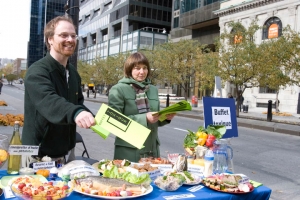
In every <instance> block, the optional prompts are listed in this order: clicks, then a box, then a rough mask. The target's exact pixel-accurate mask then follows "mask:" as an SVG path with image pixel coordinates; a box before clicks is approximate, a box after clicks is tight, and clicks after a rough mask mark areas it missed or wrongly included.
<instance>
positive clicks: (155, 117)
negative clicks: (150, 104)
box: [146, 112, 159, 124]
mask: <svg viewBox="0 0 300 200" xmlns="http://www.w3.org/2000/svg"><path fill="white" fill-rule="evenodd" d="M153 113H154V112H148V113H147V115H146V118H147V122H148V123H150V124H154V123H155V122H157V121H158V118H159V115H158V113H157V115H152V114H153Z"/></svg>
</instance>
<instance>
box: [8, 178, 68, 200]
mask: <svg viewBox="0 0 300 200" xmlns="http://www.w3.org/2000/svg"><path fill="white" fill-rule="evenodd" d="M20 184H21V183H18V184H14V183H13V184H12V185H11V186H10V187H11V191H12V192H13V194H14V195H15V196H16V197H17V198H19V199H24V200H33V199H34V200H39V199H40V200H54V199H64V198H67V197H68V196H70V194H71V193H72V191H73V188H70V187H69V186H68V185H67V184H66V183H65V182H63V181H49V182H45V183H41V184H36V183H34V184H33V185H32V186H31V189H30V188H29V190H26V189H23V190H24V191H22V190H20V189H19V187H18V186H19V185H20ZM27 185H29V184H27ZM26 187H28V186H26ZM39 187H43V188H44V190H43V191H41V190H39V189H38V188H39ZM53 187H55V188H57V187H59V188H60V189H59V190H53V189H52V188H53ZM35 190H36V191H39V192H38V193H37V194H32V193H31V191H35ZM27 191H29V193H28V192H27ZM54 191H55V192H54Z"/></svg>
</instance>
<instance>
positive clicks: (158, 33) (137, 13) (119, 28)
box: [78, 0, 173, 62]
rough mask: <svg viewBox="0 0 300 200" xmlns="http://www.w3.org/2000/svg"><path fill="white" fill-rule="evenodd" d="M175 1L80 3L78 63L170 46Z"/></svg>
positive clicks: (94, 0)
mask: <svg viewBox="0 0 300 200" xmlns="http://www.w3.org/2000/svg"><path fill="white" fill-rule="evenodd" d="M172 1H173V0H115V1H111V0H81V1H80V13H79V33H78V36H79V39H78V49H79V50H78V59H79V60H83V61H86V62H91V61H92V60H93V59H95V58H96V57H102V58H105V57H107V56H109V55H113V54H116V53H119V52H126V51H136V50H138V49H140V48H151V47H153V45H155V44H158V43H163V42H167V40H168V35H167V34H168V32H169V31H170V29H171V19H172Z"/></svg>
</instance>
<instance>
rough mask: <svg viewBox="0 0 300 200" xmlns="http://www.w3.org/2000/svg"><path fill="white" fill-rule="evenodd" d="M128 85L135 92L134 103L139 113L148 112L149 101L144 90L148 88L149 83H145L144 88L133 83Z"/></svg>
mask: <svg viewBox="0 0 300 200" xmlns="http://www.w3.org/2000/svg"><path fill="white" fill-rule="evenodd" d="M130 85H131V87H132V88H133V89H134V91H135V93H136V98H135V103H136V106H137V109H138V111H139V113H146V112H149V111H150V108H149V101H148V98H147V95H146V92H147V91H148V90H149V85H146V86H145V87H144V88H142V87H141V86H139V85H137V84H135V83H132V84H130Z"/></svg>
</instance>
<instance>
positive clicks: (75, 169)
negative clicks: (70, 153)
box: [69, 165, 95, 174]
mask: <svg viewBox="0 0 300 200" xmlns="http://www.w3.org/2000/svg"><path fill="white" fill-rule="evenodd" d="M69 171H70V174H76V173H80V172H92V173H95V168H94V167H93V166H85V165H83V166H78V167H72V168H70V169H69Z"/></svg>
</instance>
